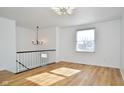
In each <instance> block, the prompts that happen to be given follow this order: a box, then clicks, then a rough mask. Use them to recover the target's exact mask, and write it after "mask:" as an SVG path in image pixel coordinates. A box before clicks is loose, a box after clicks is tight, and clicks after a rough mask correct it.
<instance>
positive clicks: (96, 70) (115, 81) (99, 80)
mask: <svg viewBox="0 0 124 93" xmlns="http://www.w3.org/2000/svg"><path fill="white" fill-rule="evenodd" d="M63 67H64V68H70V69H74V70H79V72H78V73H75V74H73V75H71V76H64V75H62V74H57V73H52V70H56V69H59V68H63ZM44 73H48V75H49V74H50V75H52V76H56V77H57V76H58V77H62V78H63V79H60V80H58V81H57V82H54V83H50V84H48V83H49V82H50V80H53V79H54V77H52V79H51V77H50V76H47V78H45V79H44V80H46V79H48V80H49V82H48V81H47V80H46V82H47V85H51V86H109V85H113V86H114V85H124V83H123V80H122V76H121V73H120V70H119V69H115V68H108V67H100V66H93V65H84V64H76V63H68V62H59V63H55V64H51V65H47V66H44V67H39V68H36V69H33V70H29V71H26V72H23V73H20V74H11V75H9V76H7V75H6V74H3V75H2V74H1V72H0V76H1V75H2V76H3V77H4V78H5V79H1V78H2V76H1V78H0V82H2V83H0V85H7V86H8V85H9V86H12V85H14V86H39V85H40V84H41V82H42V81H40V77H38V80H36V79H35V81H36V82H39V83H36V82H33V81H30V80H27V78H29V77H32V76H36V75H39V74H44ZM8 77H9V78H8ZM41 79H43V78H42V77H41ZM46 82H45V84H46ZM45 84H44V85H45ZM42 85H43V83H42Z"/></svg>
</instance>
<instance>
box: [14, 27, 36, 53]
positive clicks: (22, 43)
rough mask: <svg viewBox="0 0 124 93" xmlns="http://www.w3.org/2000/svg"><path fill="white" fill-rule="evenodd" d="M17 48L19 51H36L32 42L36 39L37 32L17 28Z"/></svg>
mask: <svg viewBox="0 0 124 93" xmlns="http://www.w3.org/2000/svg"><path fill="white" fill-rule="evenodd" d="M16 32H17V34H16V38H17V40H16V46H17V51H24V50H25V51H28V50H35V49H36V48H35V46H33V45H32V40H34V39H35V31H33V30H31V29H27V28H23V27H19V26H17V27H16Z"/></svg>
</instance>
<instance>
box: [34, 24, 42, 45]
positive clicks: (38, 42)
mask: <svg viewBox="0 0 124 93" xmlns="http://www.w3.org/2000/svg"><path fill="white" fill-rule="evenodd" d="M36 29H37V33H36V40H32V44H33V45H43V43H44V41H39V40H38V31H39V26H36Z"/></svg>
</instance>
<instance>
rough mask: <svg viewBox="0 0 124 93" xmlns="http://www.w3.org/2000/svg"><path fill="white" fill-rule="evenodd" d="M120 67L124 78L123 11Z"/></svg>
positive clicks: (123, 17)
mask: <svg viewBox="0 0 124 93" xmlns="http://www.w3.org/2000/svg"><path fill="white" fill-rule="evenodd" d="M120 69H121V72H122V76H123V79H124V13H123V15H122V19H121V63H120Z"/></svg>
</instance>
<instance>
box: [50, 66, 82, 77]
mask: <svg viewBox="0 0 124 93" xmlns="http://www.w3.org/2000/svg"><path fill="white" fill-rule="evenodd" d="M50 72H52V73H54V74H59V75H63V76H72V75H74V74H77V73H79V72H80V70H77V69H72V68H67V67H61V68H58V69H55V70H52V71H50Z"/></svg>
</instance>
